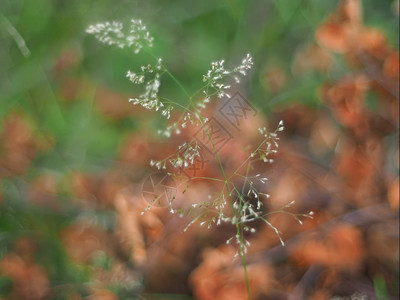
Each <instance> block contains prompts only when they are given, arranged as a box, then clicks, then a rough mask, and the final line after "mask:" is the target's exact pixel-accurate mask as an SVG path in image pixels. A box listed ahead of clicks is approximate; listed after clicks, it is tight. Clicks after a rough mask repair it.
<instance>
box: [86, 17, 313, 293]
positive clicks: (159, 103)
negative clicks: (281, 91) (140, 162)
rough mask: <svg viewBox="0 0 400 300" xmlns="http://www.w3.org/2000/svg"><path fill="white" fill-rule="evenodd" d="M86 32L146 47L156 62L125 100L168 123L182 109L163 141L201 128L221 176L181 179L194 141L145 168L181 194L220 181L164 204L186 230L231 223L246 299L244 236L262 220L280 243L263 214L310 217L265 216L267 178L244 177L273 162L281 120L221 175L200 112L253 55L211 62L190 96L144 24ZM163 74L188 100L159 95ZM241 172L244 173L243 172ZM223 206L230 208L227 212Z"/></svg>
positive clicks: (134, 74) (137, 75)
mask: <svg viewBox="0 0 400 300" xmlns="http://www.w3.org/2000/svg"><path fill="white" fill-rule="evenodd" d="M86 32H87V33H89V34H93V35H94V36H95V37H96V38H97V39H98V40H99V41H100V42H102V43H104V44H107V45H117V46H118V47H120V48H125V47H128V48H132V49H133V51H134V53H135V54H138V53H139V52H140V51H141V50H142V49H145V50H148V52H149V53H150V54H151V55H152V56H153V57H154V59H155V60H156V61H155V63H153V64H148V65H145V66H142V67H141V68H140V71H127V74H126V77H127V78H128V79H129V80H130V81H131V82H132V83H134V84H136V85H144V92H143V93H142V94H140V95H139V96H138V97H135V98H131V99H130V100H129V101H130V102H132V103H133V104H134V105H141V106H143V107H144V108H146V109H149V110H154V111H161V114H162V115H163V116H164V117H166V118H167V119H170V118H171V114H172V111H173V110H177V109H179V110H180V111H181V114H180V117H178V118H177V120H176V121H174V122H173V123H172V124H171V125H169V126H167V127H166V128H165V130H161V131H159V133H160V134H161V135H163V136H165V137H167V138H168V137H170V136H171V135H172V134H177V135H179V134H180V133H181V131H182V130H185V129H186V128H187V127H188V126H197V127H200V128H202V131H203V135H205V136H206V138H207V139H208V142H209V143H210V145H211V149H212V152H213V155H214V156H215V159H216V162H217V164H218V166H219V169H220V174H221V176H220V177H218V178H214V177H190V178H183V176H182V172H181V171H182V169H185V168H188V167H190V166H193V164H194V163H195V161H196V159H198V158H199V157H200V156H201V153H200V152H201V151H202V150H203V149H202V148H203V147H204V146H203V145H201V144H200V143H199V142H198V140H197V139H194V140H192V141H190V142H184V143H183V144H182V145H180V146H179V147H178V149H177V150H178V151H177V152H176V153H173V154H172V155H170V156H168V157H167V158H164V159H162V160H158V161H155V160H151V161H150V165H151V166H154V167H156V168H157V169H158V170H165V171H166V172H167V171H168V172H167V173H166V174H167V175H168V176H172V177H173V178H174V179H175V180H176V181H178V182H179V185H178V186H185V188H184V190H183V192H182V194H184V193H185V192H186V191H187V189H188V188H189V183H190V182H191V181H193V180H196V179H203V180H206V181H211V182H214V181H217V182H220V183H222V188H221V190H220V191H219V192H217V193H215V194H212V195H211V194H210V195H208V199H206V200H204V201H201V202H199V203H193V204H191V205H190V207H189V208H187V207H174V206H173V201H174V200H175V199H176V197H177V195H176V193H174V194H172V195H170V196H169V197H168V199H167V201H168V203H167V205H168V207H169V209H170V212H171V213H172V214H177V215H179V216H180V217H183V216H193V219H192V221H191V222H190V223H189V224H188V225H187V227H186V228H185V231H186V230H187V229H188V227H190V226H191V225H192V224H194V223H195V222H196V221H201V223H200V225H206V226H207V227H208V228H211V226H212V225H217V226H218V225H221V224H223V223H228V224H232V225H233V226H234V227H235V228H236V234H235V235H234V236H233V237H231V238H230V239H228V240H227V241H226V242H227V244H229V243H230V242H231V241H232V240H234V241H235V242H236V244H237V246H238V248H237V252H236V255H235V256H240V258H241V261H242V266H243V269H244V274H245V280H246V287H247V295H248V298H249V299H251V291H250V283H249V278H248V274H247V267H246V258H245V255H246V253H247V247H248V246H250V242H249V241H247V240H246V238H245V235H244V234H245V232H249V233H254V232H255V231H256V229H255V228H254V227H253V226H252V223H254V222H255V221H258V220H261V221H263V222H264V223H266V224H267V225H268V226H269V227H270V228H271V229H272V230H273V231H274V232H275V233H276V234H277V236H278V237H279V240H280V241H281V244H282V245H284V242H283V240H282V238H281V232H280V231H279V230H278V229H277V228H276V227H275V226H274V225H272V224H271V223H270V222H269V221H268V216H269V215H270V214H271V213H278V212H282V213H288V214H290V215H292V216H293V217H294V218H295V219H296V220H297V221H298V222H299V223H300V224H302V221H301V220H300V218H301V217H308V218H312V215H313V212H312V211H311V212H309V213H307V214H293V213H290V212H288V211H286V209H287V208H289V207H290V206H291V205H293V203H294V201H291V202H290V203H288V204H287V205H285V206H284V207H282V208H281V209H280V210H279V211H276V212H269V213H266V212H265V211H264V210H263V209H262V206H263V201H262V198H267V199H268V198H269V194H267V193H264V192H262V191H261V190H260V188H258V186H257V185H258V184H265V183H266V181H267V180H268V178H266V177H264V176H263V175H262V174H261V173H259V174H256V175H254V176H251V175H250V174H249V173H250V170H251V169H252V168H253V164H255V163H259V162H261V163H272V162H273V159H272V158H270V156H271V154H275V153H277V149H278V141H279V137H278V134H279V133H280V132H281V131H283V130H284V126H283V122H282V121H280V122H279V124H278V126H277V128H276V129H275V130H274V131H272V132H270V131H268V130H267V128H266V127H263V128H259V129H258V130H259V133H260V134H261V136H262V141H261V142H260V143H259V144H258V145H257V146H256V147H253V148H250V149H251V150H249V151H248V155H247V157H246V158H245V159H244V160H243V162H242V163H241V164H240V165H239V167H238V168H237V169H236V170H234V171H233V172H232V174H231V175H230V176H229V175H228V174H227V173H226V171H225V169H224V165H223V161H222V159H221V157H220V155H219V154H218V149H217V146H216V145H217V141H216V140H215V137H214V138H213V132H212V130H213V129H212V128H210V126H209V122H210V120H209V118H208V117H207V116H206V115H205V114H203V111H204V110H205V109H206V106H207V104H208V103H210V102H211V101H218V100H216V99H215V98H217V99H221V98H224V97H227V98H231V95H230V92H229V91H230V89H231V85H230V82H229V80H230V79H233V80H234V81H235V82H236V83H239V82H240V80H241V77H244V76H246V74H247V72H248V71H249V70H250V69H251V68H252V66H253V61H252V57H251V56H250V54H247V55H246V56H245V57H244V58H243V60H242V62H241V63H240V64H239V65H237V66H236V67H234V68H231V69H228V68H226V67H225V61H224V60H220V61H216V62H212V63H211V69H209V70H208V71H207V72H206V74H205V75H203V85H202V86H200V87H199V89H198V90H197V91H196V92H194V93H192V94H190V93H189V92H188V91H187V89H186V88H185V87H184V86H183V84H182V83H181V82H180V81H179V80H178V79H177V78H176V77H175V76H174V75H173V74H172V73H171V72H170V71H169V69H168V67H167V65H166V64H165V63H163V60H162V58H156V57H155V56H154V55H153V54H152V53H151V51H150V49H149V48H151V47H152V46H153V41H154V38H153V37H152V36H151V34H150V33H149V32H148V31H147V29H146V26H145V25H143V23H142V21H141V20H131V25H130V27H129V28H128V29H125V28H124V25H123V24H122V23H120V22H116V21H114V22H106V23H98V24H96V25H91V26H90V27H89V28H88V29H87V31H86ZM165 75H166V76H169V77H170V78H171V79H172V80H173V82H174V83H175V84H176V85H177V86H178V88H179V89H181V90H182V92H183V93H184V95H185V96H186V98H187V102H188V104H187V105H182V104H180V103H179V102H177V101H175V100H174V99H170V98H166V97H163V96H161V95H160V86H161V82H162V80H161V79H162V77H163V76H165ZM171 168H172V169H171ZM243 169H244V170H245V172H243ZM238 177H239V178H240V179H241V180H240V182H239V184H238V182H237V180H235V179H236V178H238ZM161 197H162V195H156V196H155V197H154V199H153V200H152V201H150V203H149V205H148V206H147V207H146V208H145V210H144V211H143V212H142V214H144V213H145V212H146V211H148V210H150V209H151V207H152V205H154V204H157V203H159V202H160V198H161ZM252 200H254V201H252ZM227 207H229V208H230V209H229V210H227V209H226V208H227Z"/></svg>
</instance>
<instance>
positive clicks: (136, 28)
mask: <svg viewBox="0 0 400 300" xmlns="http://www.w3.org/2000/svg"><path fill="white" fill-rule="evenodd" d="M86 33H89V34H93V35H94V36H95V37H96V39H98V40H99V41H100V42H102V43H103V44H106V45H110V46H111V45H116V46H118V47H119V48H125V47H128V48H133V51H134V52H135V54H138V53H139V52H140V50H141V49H142V48H143V47H144V46H148V47H152V46H153V40H154V38H153V37H152V36H151V35H150V33H149V32H148V31H147V29H146V26H145V25H143V23H142V21H141V20H134V19H132V20H131V24H130V26H129V28H128V29H125V28H124V25H123V24H122V23H121V22H116V21H112V22H105V23H97V24H94V25H90V26H89V27H88V28H87V29H86Z"/></svg>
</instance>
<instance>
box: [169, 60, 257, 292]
mask: <svg viewBox="0 0 400 300" xmlns="http://www.w3.org/2000/svg"><path fill="white" fill-rule="evenodd" d="M164 69H165V72H166V73H167V74H168V75H169V76H170V77H171V78H172V80H173V81H174V82H175V83H176V84H177V85H178V86H179V88H180V89H181V90H182V91H183V92H184V93H185V95H186V96H187V97H188V98H189V101H190V104H191V106H192V107H193V108H194V109H196V107H195V104H194V103H193V101H192V97H191V96H190V95H189V93H188V92H187V91H186V89H185V88H184V87H183V86H182V84H181V83H180V82H179V80H178V79H177V78H176V77H175V76H174V75H173V74H171V72H169V70H168V69H167V68H166V67H165V66H164ZM199 121H200V123H201V126H202V127H203V129H204V131H205V132H206V134H207V136H208V138H209V140H210V143H211V145H212V147H213V150H214V153H215V157H216V158H217V161H218V164H219V167H220V169H221V173H222V176H223V178H224V184H225V187H226V190H227V192H228V197H229V201H230V204H231V208H232V212H233V216H234V218H235V226H236V234H237V235H238V237H239V248H240V251H239V254H240V257H241V260H242V266H243V270H244V276H245V281H246V290H247V297H248V300H251V299H252V297H251V290H250V281H249V275H248V272H247V263H246V257H245V253H244V244H243V234H242V231H241V228H240V224H239V221H240V220H239V219H238V217H237V214H236V210H235V208H234V206H233V199H232V193H231V189H230V187H229V180H228V178H227V176H226V174H225V170H224V167H223V166H222V162H221V159H220V157H219V155H218V152H217V149H216V147H215V144H214V142H213V140H212V138H211V136H210V133H209V132H208V130H207V128H206V127H205V124H204V123H203V120H202V119H201V117H199ZM246 161H247V160H246Z"/></svg>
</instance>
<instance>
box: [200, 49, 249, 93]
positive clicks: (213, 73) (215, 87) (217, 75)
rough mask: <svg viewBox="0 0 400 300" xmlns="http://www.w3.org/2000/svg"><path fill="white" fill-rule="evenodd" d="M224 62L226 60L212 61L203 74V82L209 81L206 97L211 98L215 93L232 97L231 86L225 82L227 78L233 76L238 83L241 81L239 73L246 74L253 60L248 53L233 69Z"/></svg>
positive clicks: (205, 90)
mask: <svg viewBox="0 0 400 300" xmlns="http://www.w3.org/2000/svg"><path fill="white" fill-rule="evenodd" d="M224 64H225V61H224V60H220V61H216V62H212V63H211V69H210V70H208V71H207V73H206V74H205V75H203V82H206V83H207V87H206V89H204V91H203V93H204V94H205V98H206V99H209V98H210V97H211V96H213V95H217V97H218V98H223V97H228V98H230V95H229V93H228V90H229V89H230V88H231V86H230V85H227V84H225V79H226V78H227V77H232V78H233V79H234V80H235V81H236V83H239V82H240V78H239V75H242V76H246V71H247V70H250V69H251V68H252V66H253V61H252V58H251V56H250V54H247V55H246V57H245V58H244V59H243V60H242V63H241V64H240V65H238V66H237V67H235V68H233V69H232V70H228V69H226V68H225V65H224Z"/></svg>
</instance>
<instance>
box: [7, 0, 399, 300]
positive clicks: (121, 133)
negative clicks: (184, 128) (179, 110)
mask: <svg viewBox="0 0 400 300" xmlns="http://www.w3.org/2000/svg"><path fill="white" fill-rule="evenodd" d="M131 18H135V19H142V20H143V22H144V23H145V24H147V27H148V29H149V31H150V32H151V33H152V34H153V35H154V36H155V45H154V49H153V51H154V53H155V55H157V56H160V57H163V59H164V62H165V63H166V65H167V66H168V67H169V69H170V71H171V72H173V73H174V74H175V75H176V77H177V78H178V79H179V80H180V81H181V82H182V83H183V84H184V85H185V87H187V89H188V90H192V91H194V90H196V88H198V87H199V86H201V80H202V74H204V73H206V71H207V70H208V69H209V65H210V62H211V61H215V60H219V59H225V61H226V63H227V64H228V65H235V64H237V63H238V62H240V60H241V58H242V57H243V56H245V54H246V53H251V54H252V56H253V60H254V68H253V70H252V71H251V72H250V74H249V76H248V78H247V79H246V80H245V82H243V83H242V85H241V86H240V91H241V93H242V94H243V95H245V97H246V99H248V100H249V101H251V103H252V104H253V105H254V106H255V107H256V108H257V111H258V115H257V116H258V117H257V118H258V119H257V122H256V121H255V122H254V124H253V123H249V124H248V127H246V128H247V129H246V130H248V132H256V131H257V127H258V126H259V124H260V123H265V124H267V125H268V126H270V127H271V128H274V127H275V126H276V124H277V123H278V122H279V120H283V121H284V123H285V131H284V132H283V133H282V135H281V144H280V151H279V154H278V155H276V157H275V163H274V164H273V165H271V166H270V167H268V168H267V169H266V170H265V173H266V174H268V177H269V179H270V180H269V182H268V185H267V188H268V192H269V193H270V194H271V198H270V199H269V202H268V203H265V205H266V206H267V207H268V208H269V209H271V210H274V209H277V208H279V207H281V206H282V205H284V204H286V203H288V202H290V201H293V200H294V201H296V204H295V205H294V206H292V207H291V211H292V212H293V213H304V212H307V211H310V210H312V211H314V219H312V220H310V219H307V220H304V224H303V225H302V226H301V225H299V224H298V223H297V222H296V221H295V220H294V219H293V218H292V217H291V216H289V215H285V214H276V215H273V216H272V217H271V220H270V221H271V223H273V224H274V225H275V226H276V227H277V228H279V229H280V230H281V231H282V232H283V235H282V237H283V239H284V240H285V242H286V246H285V247H282V246H281V245H280V243H279V239H278V238H277V237H276V235H275V234H274V232H273V231H272V230H271V229H269V228H267V227H266V226H261V227H260V228H258V231H257V233H256V234H255V235H254V236H252V237H251V238H250V240H251V242H252V246H251V248H250V250H249V253H248V256H247V259H248V262H249V276H250V284H251V287H252V291H253V296H254V299H314V300H317V299H332V298H333V299H398V297H399V283H398V280H399V244H398V243H399V228H398V225H399V222H398V217H399V177H398V172H399V151H398V126H399V119H398V117H399V114H398V112H399V106H398V104H399V96H398V95H399V94H398V93H399V81H398V80H399V54H398V49H399V39H398V33H399V25H398V21H399V2H398V1H392V0H383V1H373V0H342V1H336V0H335V1H320V0H306V1H304V0H279V1H278V0H276V1H273V0H268V1H263V0H249V1H240V0H226V1H222V0H220V1H212V0H204V1H184V0H168V1H165V0H164V1H159V0H148V1H127V0H120V1H111V0H96V1H89V0H79V1H77V0H69V1H62V0H58V1H56V0H1V1H0V45H1V46H0V70H1V72H0V299H70V300H72V299H74V300H77V299H101V300H109V299H110V300H114V299H199V300H211V299H222V300H224V299H230V300H232V299H233V300H235V299H238V300H240V299H246V297H247V296H246V288H245V283H244V277H243V270H242V268H241V266H240V263H238V262H237V261H234V260H232V256H233V254H234V252H235V249H234V248H233V247H232V246H227V245H225V241H226V233H224V232H223V231H224V230H226V231H227V232H229V228H217V229H211V230H205V229H204V228H202V227H199V226H196V225H195V226H193V227H192V228H191V229H190V230H188V231H187V232H185V233H183V230H182V229H183V228H184V227H185V222H187V220H182V219H179V218H175V217H174V216H170V215H169V213H168V210H163V209H155V210H151V211H150V212H148V213H146V214H145V215H143V216H141V215H140V212H141V211H142V210H143V208H144V206H143V203H142V202H141V201H140V199H139V198H140V193H138V190H140V186H141V184H142V180H143V178H144V177H145V176H147V175H148V174H149V172H151V169H150V167H149V160H150V159H151V158H154V157H162V156H163V155H169V154H170V151H173V150H172V149H173V147H174V146H176V145H179V142H177V141H175V140H174V137H173V138H172V139H171V140H170V141H165V140H162V139H160V138H159V137H157V134H156V131H157V129H160V128H162V127H163V126H165V120H164V119H163V118H161V117H160V116H159V115H158V114H156V113H152V112H150V111H147V110H145V109H142V108H139V107H134V106H132V105H130V104H129V103H128V99H129V97H132V96H134V95H135V94H137V93H138V92H139V90H138V89H137V87H135V86H133V85H132V84H131V83H130V82H129V81H128V80H127V79H126V78H125V74H126V71H127V70H128V69H135V68H137V67H138V66H140V65H142V64H147V62H148V61H149V56H148V55H146V54H145V53H141V54H140V55H138V56H135V55H134V54H133V53H132V52H131V51H130V50H129V49H115V48H112V47H107V46H105V45H102V44H100V43H98V42H97V41H96V40H95V39H94V38H93V37H92V36H89V35H87V34H86V33H85V29H86V28H87V27H88V26H89V25H90V24H93V23H97V22H104V21H108V20H119V21H123V22H128V21H129V20H130V19H131ZM161 91H162V93H165V94H167V95H170V96H171V97H174V98H176V99H184V97H182V94H181V92H180V91H179V89H177V88H176V86H175V85H174V84H173V82H172V81H171V80H168V79H166V80H165V81H164V82H163V85H162V89H161ZM248 137H249V136H248V135H247V136H242V138H248ZM159 143H163V144H162V145H165V144H167V145H170V147H165V146H162V147H161V146H160V144H159ZM229 150H230V151H234V150H232V148H229V149H227V150H226V151H225V152H226V153H225V155H226V156H230V157H232V156H233V157H235V153H230V152H229ZM206 189H207V186H204V184H203V185H199V186H197V187H196V186H195V187H194V188H193V190H192V191H191V194H190V195H191V197H192V198H193V199H195V200H196V201H201V199H202V197H205V195H204V190H206Z"/></svg>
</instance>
